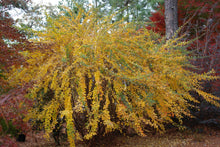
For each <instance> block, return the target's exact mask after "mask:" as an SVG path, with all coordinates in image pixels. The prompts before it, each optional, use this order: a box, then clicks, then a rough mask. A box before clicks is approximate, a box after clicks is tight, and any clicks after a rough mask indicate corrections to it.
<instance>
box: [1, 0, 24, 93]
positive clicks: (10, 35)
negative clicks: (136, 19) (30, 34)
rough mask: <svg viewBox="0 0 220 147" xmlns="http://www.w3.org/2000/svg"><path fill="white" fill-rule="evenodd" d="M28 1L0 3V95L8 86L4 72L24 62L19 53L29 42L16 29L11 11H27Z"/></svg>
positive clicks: (17, 0)
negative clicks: (16, 9)
mask: <svg viewBox="0 0 220 147" xmlns="http://www.w3.org/2000/svg"><path fill="white" fill-rule="evenodd" d="M27 2H28V0H1V1H0V30H1V31H0V93H2V92H3V91H4V89H5V88H6V87H7V84H6V83H5V82H4V79H5V78H6V77H5V75H4V72H5V71H7V69H8V68H9V67H10V66H12V65H15V66H16V65H20V64H21V63H22V62H23V61H24V60H23V58H22V56H21V54H20V53H19V51H22V50H24V48H25V46H26V45H27V43H28V41H27V39H26V37H25V35H24V34H22V33H21V32H20V31H19V30H18V29H16V28H15V27H14V25H15V20H14V19H13V18H12V16H11V15H10V13H9V10H12V9H15V8H18V9H20V10H23V11H27V9H28V6H27Z"/></svg>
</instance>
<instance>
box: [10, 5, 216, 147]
mask: <svg viewBox="0 0 220 147" xmlns="http://www.w3.org/2000/svg"><path fill="white" fill-rule="evenodd" d="M69 14H70V15H69V16H68V17H67V16H65V15H61V17H59V18H57V19H52V18H48V22H49V23H48V24H49V25H48V28H47V29H46V31H44V32H43V33H41V34H39V36H40V37H39V38H38V39H36V40H35V42H37V43H39V42H40V43H43V44H49V45H50V47H45V48H41V49H36V50H33V51H28V52H27V51H26V52H23V55H24V58H25V59H26V61H27V63H28V64H27V65H25V66H24V67H22V68H20V69H13V70H12V73H13V74H12V75H11V78H10V83H12V84H18V83H20V84H24V83H30V82H31V83H34V86H33V88H32V89H31V90H30V92H29V97H31V98H33V99H34V100H35V106H34V107H33V109H32V110H30V113H29V114H30V115H29V116H28V119H29V118H33V119H38V120H41V121H42V122H43V124H44V128H45V130H46V132H47V133H48V134H49V133H50V132H52V130H53V128H54V126H55V124H56V123H57V117H63V116H65V119H66V122H67V133H68V140H69V142H70V144H71V145H72V146H74V144H75V143H74V140H75V139H76V138H77V136H78V137H81V138H82V139H85V140H89V139H91V138H93V137H94V136H96V135H98V134H101V135H104V134H105V133H108V132H111V131H114V130H122V129H123V128H124V127H127V126H129V127H132V128H134V130H135V131H136V132H137V133H138V134H139V135H145V131H146V130H145V128H146V126H151V127H153V128H155V129H156V130H157V131H164V124H165V123H175V122H174V121H173V119H172V118H173V117H175V118H177V120H179V122H180V123H181V119H182V118H183V116H185V115H186V116H190V112H189V109H188V108H189V107H192V105H191V104H190V102H197V101H196V99H195V98H193V97H192V96H191V95H190V93H189V92H190V91H192V90H193V91H196V92H197V93H198V94H200V95H202V96H204V98H205V99H206V100H207V101H208V102H210V103H213V104H216V105H219V104H218V103H217V102H216V100H219V98H218V97H215V96H212V95H210V94H208V93H205V92H203V91H202V90H201V88H202V87H201V86H200V84H201V82H202V81H203V80H214V79H216V78H217V77H215V76H212V75H211V74H212V73H213V72H210V73H204V74H197V73H194V72H192V71H189V70H187V69H188V68H189V67H190V68H191V67H192V65H190V62H189V57H188V56H187V53H186V51H184V50H185V49H184V46H185V45H186V44H188V42H181V41H180V39H181V38H177V39H174V40H169V41H167V42H165V41H164V39H163V38H160V37H159V36H158V35H157V34H154V33H153V32H150V31H149V30H146V29H143V30H141V31H137V30H136V29H135V28H136V27H135V24H127V23H126V24H125V23H122V22H117V23H113V24H112V23H111V21H110V20H111V19H110V18H109V17H106V18H101V19H100V18H97V17H96V16H97V15H96V13H95V12H94V11H93V10H92V9H91V10H90V11H89V12H86V13H85V12H83V10H79V13H78V14H73V13H71V11H69ZM77 134H78V135H77Z"/></svg>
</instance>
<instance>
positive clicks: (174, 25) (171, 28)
mask: <svg viewBox="0 0 220 147" xmlns="http://www.w3.org/2000/svg"><path fill="white" fill-rule="evenodd" d="M177 2H178V0H165V23H166V39H167V40H169V39H171V38H172V37H177V36H174V34H175V33H176V31H177V29H178V11H177Z"/></svg>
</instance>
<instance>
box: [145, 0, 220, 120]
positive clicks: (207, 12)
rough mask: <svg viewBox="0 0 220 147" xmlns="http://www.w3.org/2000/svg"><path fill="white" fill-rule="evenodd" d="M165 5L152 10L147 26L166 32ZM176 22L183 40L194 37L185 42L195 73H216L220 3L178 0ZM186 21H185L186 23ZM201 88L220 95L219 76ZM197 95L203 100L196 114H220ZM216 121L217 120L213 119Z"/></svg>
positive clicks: (219, 69) (219, 55)
mask: <svg viewBox="0 0 220 147" xmlns="http://www.w3.org/2000/svg"><path fill="white" fill-rule="evenodd" d="M164 11H165V8H164V6H163V5H160V9H158V11H156V12H153V13H152V16H151V17H150V20H151V21H152V22H154V25H152V26H147V29H151V30H154V31H156V32H158V33H160V34H161V35H165V21H164V18H165V14H164ZM178 16H179V17H178V23H179V25H180V26H182V25H183V24H184V26H183V27H182V28H181V32H180V33H179V35H183V34H184V35H185V37H184V39H185V40H192V39H195V38H196V40H195V41H194V42H193V43H192V44H191V45H190V46H188V48H187V49H188V50H190V51H192V53H191V54H190V56H192V57H193V58H192V59H191V63H192V64H193V65H196V67H197V68H196V69H195V68H194V69H191V70H193V71H195V72H197V73H204V72H207V71H210V70H212V69H214V70H215V72H216V73H215V74H216V75H218V76H219V75H220V64H219V63H220V44H219V34H220V23H219V20H220V3H219V1H215V0H210V1H206V0H193V1H190V0H185V1H178ZM186 22H187V23H186ZM203 85H204V86H205V88H204V90H205V91H207V92H210V93H213V94H214V95H216V96H220V80H216V81H205V82H204V83H203ZM197 99H198V100H200V101H202V105H200V106H199V107H200V110H201V111H200V112H199V113H198V112H197V113H196V114H199V115H198V118H201V119H202V120H204V119H210V118H217V117H218V116H219V109H217V108H215V107H213V106H211V105H209V104H206V103H205V102H204V99H203V98H202V97H200V96H198V95H197ZM214 123H218V122H214Z"/></svg>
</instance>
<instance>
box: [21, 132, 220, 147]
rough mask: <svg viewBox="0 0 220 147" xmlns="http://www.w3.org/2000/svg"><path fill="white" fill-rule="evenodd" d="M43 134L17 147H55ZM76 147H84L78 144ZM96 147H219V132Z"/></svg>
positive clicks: (116, 140) (123, 139)
mask: <svg viewBox="0 0 220 147" xmlns="http://www.w3.org/2000/svg"><path fill="white" fill-rule="evenodd" d="M43 136H44V134H43V132H40V133H37V134H28V135H27V137H26V141H25V142H23V143H18V146H19V147H55V146H56V144H55V142H54V140H53V139H50V140H46V139H45V138H44V137H43ZM66 146H67V147H68V146H69V145H68V143H67V142H62V143H61V147H66ZM76 146H77V147H86V145H85V144H82V143H78V144H77V145H76ZM94 146H97V147H220V130H215V129H206V130H205V131H203V132H199V133H198V132H195V131H194V132H192V131H189V130H186V131H183V132H179V131H168V132H167V133H166V134H163V135H149V136H146V137H139V136H133V137H127V136H123V135H121V136H113V137H111V138H110V139H107V140H105V139H103V140H101V141H99V142H97V144H96V145H94Z"/></svg>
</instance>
